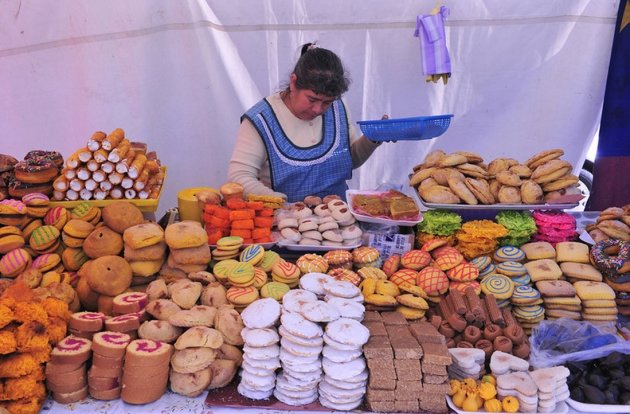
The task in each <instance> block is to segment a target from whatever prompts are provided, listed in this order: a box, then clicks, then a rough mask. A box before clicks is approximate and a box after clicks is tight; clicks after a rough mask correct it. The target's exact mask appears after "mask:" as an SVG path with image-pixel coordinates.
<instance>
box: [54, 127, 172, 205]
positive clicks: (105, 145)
mask: <svg viewBox="0 0 630 414" xmlns="http://www.w3.org/2000/svg"><path fill="white" fill-rule="evenodd" d="M163 181H164V172H163V171H162V170H161V168H160V161H159V160H158V159H157V156H156V154H155V152H147V145H146V144H144V143H140V142H131V141H130V140H129V139H127V138H126V137H125V131H124V130H122V129H121V128H116V129H115V130H113V131H112V132H111V133H109V134H106V133H104V132H102V131H97V132H95V133H94V134H92V136H91V137H90V139H89V140H88V141H87V144H86V146H85V147H82V148H80V149H78V150H77V151H75V152H74V153H73V154H72V155H71V156H70V157H68V159H67V160H66V162H65V166H64V168H63V169H62V170H61V175H59V177H58V178H57V179H55V181H54V182H53V184H52V186H53V188H54V192H53V193H52V194H53V199H54V200H105V199H115V200H118V199H135V198H138V199H150V198H153V199H155V198H158V196H159V194H160V189H161V187H162V183H163Z"/></svg>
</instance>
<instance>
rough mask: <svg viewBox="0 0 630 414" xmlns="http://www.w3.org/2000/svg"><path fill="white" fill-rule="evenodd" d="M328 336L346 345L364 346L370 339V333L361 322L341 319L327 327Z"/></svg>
mask: <svg viewBox="0 0 630 414" xmlns="http://www.w3.org/2000/svg"><path fill="white" fill-rule="evenodd" d="M326 334H327V335H328V336H329V337H330V339H332V340H333V341H336V342H340V343H342V344H346V345H354V346H357V347H360V346H363V345H364V344H365V343H366V342H367V341H368V339H370V331H369V330H368V328H366V327H365V326H364V325H363V324H361V322H358V321H356V320H354V319H350V318H340V319H337V320H336V321H334V322H331V323H329V324H328V325H326Z"/></svg>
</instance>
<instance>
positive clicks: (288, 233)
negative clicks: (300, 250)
mask: <svg viewBox="0 0 630 414" xmlns="http://www.w3.org/2000/svg"><path fill="white" fill-rule="evenodd" d="M280 235H281V236H282V238H283V239H285V240H287V241H289V242H293V243H298V242H299V241H300V240H301V239H302V234H301V233H300V232H299V231H298V230H297V229H296V228H295V227H285V228H283V229H282V230H280Z"/></svg>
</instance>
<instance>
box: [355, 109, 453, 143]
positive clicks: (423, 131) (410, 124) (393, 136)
mask: <svg viewBox="0 0 630 414" xmlns="http://www.w3.org/2000/svg"><path fill="white" fill-rule="evenodd" d="M451 118H453V115H452V114H448V115H436V116H416V117H412V118H397V119H379V120H377V121H358V122H357V124H359V127H360V128H361V132H363V135H365V136H366V137H368V138H369V139H370V140H372V141H400V140H421V139H431V138H435V137H439V136H440V135H442V134H443V133H444V132H445V131H446V130H447V129H448V127H449V125H450V124H451Z"/></svg>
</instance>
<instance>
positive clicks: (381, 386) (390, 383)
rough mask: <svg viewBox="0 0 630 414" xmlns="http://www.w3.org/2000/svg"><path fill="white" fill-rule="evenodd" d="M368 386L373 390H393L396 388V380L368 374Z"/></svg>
mask: <svg viewBox="0 0 630 414" xmlns="http://www.w3.org/2000/svg"><path fill="white" fill-rule="evenodd" d="M368 387H369V388H371V389H374V390H390V391H393V390H395V389H396V380H395V379H381V378H379V377H377V376H376V377H375V376H373V375H370V379H369V380H368Z"/></svg>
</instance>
